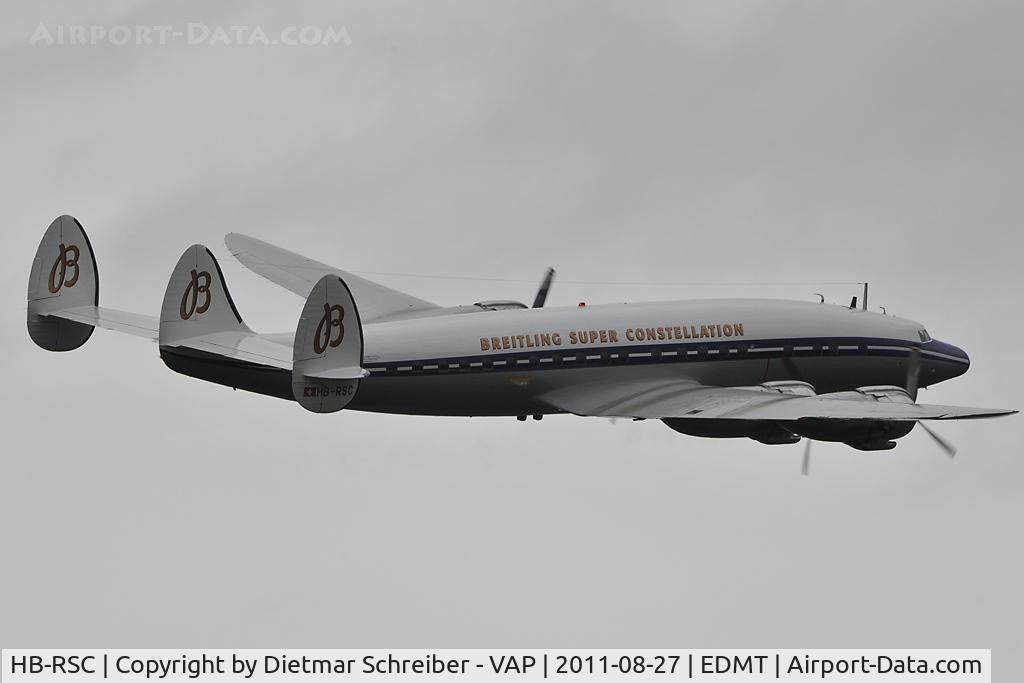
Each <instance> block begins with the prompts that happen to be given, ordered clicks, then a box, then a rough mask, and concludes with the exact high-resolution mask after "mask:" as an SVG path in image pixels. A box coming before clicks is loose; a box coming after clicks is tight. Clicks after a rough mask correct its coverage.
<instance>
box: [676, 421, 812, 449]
mask: <svg viewBox="0 0 1024 683" xmlns="http://www.w3.org/2000/svg"><path fill="white" fill-rule="evenodd" d="M662 422H664V423H665V424H666V425H668V427H669V428H670V429H673V430H675V431H677V432H679V433H680V434H688V435H690V436H703V437H705V438H711V439H743V438H746V439H754V440H755V441H760V442H761V443H764V444H770V445H776V444H788V443H796V442H797V441H799V440H800V437H799V436H797V435H796V434H794V433H793V432H791V431H790V430H789V429H786V428H785V427H783V426H782V424H780V423H778V422H772V421H770V420H717V419H693V418H685V417H668V418H665V419H663V420H662Z"/></svg>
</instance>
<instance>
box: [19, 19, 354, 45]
mask: <svg viewBox="0 0 1024 683" xmlns="http://www.w3.org/2000/svg"><path fill="white" fill-rule="evenodd" d="M28 42H29V45H34V46H57V45H79V46H86V45H113V46H116V47H121V46H128V45H131V46H143V47H145V46H161V45H215V46H216V45H220V46H243V47H262V46H273V45H280V46H285V47H319V46H331V45H338V44H339V43H340V44H342V45H351V44H352V39H351V38H350V37H349V35H348V30H346V28H345V27H344V26H316V25H305V26H285V27H283V28H279V29H265V28H263V27H262V26H258V25H254V26H242V25H229V26H225V25H218V24H203V23H196V22H191V23H188V24H185V25H183V26H174V25H152V26H145V25H129V24H117V25H114V26H105V25H103V24H91V25H90V24H52V25H51V24H45V23H42V22H40V24H39V25H38V26H36V28H35V30H34V31H33V32H32V35H31V37H30V38H29V41H28Z"/></svg>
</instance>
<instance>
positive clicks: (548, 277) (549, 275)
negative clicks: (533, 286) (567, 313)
mask: <svg viewBox="0 0 1024 683" xmlns="http://www.w3.org/2000/svg"><path fill="white" fill-rule="evenodd" d="M554 279H555V269H554V268H548V272H546V273H545V274H544V279H543V280H541V283H540V289H538V290H537V296H536V297H535V298H534V300H533V307H534V308H543V306H544V302H545V301H547V299H548V290H549V289H551V281H552V280H554Z"/></svg>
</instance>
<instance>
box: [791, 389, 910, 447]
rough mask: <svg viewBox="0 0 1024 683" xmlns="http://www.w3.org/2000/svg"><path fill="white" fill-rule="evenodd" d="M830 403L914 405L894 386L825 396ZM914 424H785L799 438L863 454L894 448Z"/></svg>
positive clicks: (824, 421) (817, 420) (812, 421)
mask: <svg viewBox="0 0 1024 683" xmlns="http://www.w3.org/2000/svg"><path fill="white" fill-rule="evenodd" d="M825 395H826V396H828V398H830V399H835V400H849V401H878V402H885V403H913V402H914V399H912V398H910V395H909V394H908V393H907V391H906V389H904V388H903V387H897V386H867V387H860V388H859V389H856V390H854V391H843V392H837V393H834V394H825ZM916 424H917V422H915V421H914V420H830V419H824V418H808V419H803V420H796V421H795V422H792V423H788V424H787V427H789V429H791V430H792V431H793V432H795V433H796V434H799V435H800V436H805V437H807V438H808V439H814V440H816V441H839V442H842V443H845V444H846V445H848V446H851V447H853V448H856V449H858V450H862V451H886V450H889V449H890V448H895V447H896V441H895V439H899V438H902V437H904V436H906V435H907V434H909V433H910V431H911V430H912V429H913V428H914V425H916Z"/></svg>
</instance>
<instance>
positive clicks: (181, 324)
mask: <svg viewBox="0 0 1024 683" xmlns="http://www.w3.org/2000/svg"><path fill="white" fill-rule="evenodd" d="M231 331H235V332H252V330H250V329H249V328H248V326H246V324H245V323H244V322H242V316H241V315H240V314H239V313H238V309H237V308H236V307H235V302H234V301H233V300H232V298H231V293H230V292H229V291H228V286H227V283H226V282H225V281H224V273H222V272H221V269H220V264H219V263H217V259H216V258H214V256H213V253H212V252H211V251H210V250H209V249H207V248H206V247H204V246H203V245H202V244H193V245H192V246H191V247H189V248H188V249H186V250H185V252H184V253H183V254H182V255H181V258H179V259H178V263H177V264H176V265H175V266H174V271H173V272H172V273H171V279H170V281H169V282H168V283H167V289H166V290H165V292H164V301H163V305H162V306H161V307H160V345H161V346H177V345H178V344H180V342H182V341H184V340H187V339H191V338H194V337H201V336H203V335H206V334H213V333H218V332H231Z"/></svg>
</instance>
